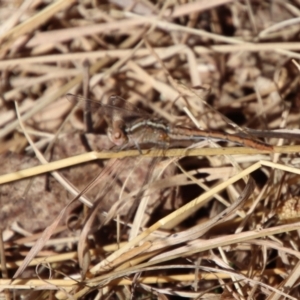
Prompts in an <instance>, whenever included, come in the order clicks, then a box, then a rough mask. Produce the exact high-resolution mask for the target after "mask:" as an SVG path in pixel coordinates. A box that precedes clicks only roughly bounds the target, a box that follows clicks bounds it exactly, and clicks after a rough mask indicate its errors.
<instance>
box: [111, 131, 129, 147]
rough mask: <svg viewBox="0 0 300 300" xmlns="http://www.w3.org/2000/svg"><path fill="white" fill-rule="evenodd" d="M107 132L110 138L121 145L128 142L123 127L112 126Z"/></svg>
mask: <svg viewBox="0 0 300 300" xmlns="http://www.w3.org/2000/svg"><path fill="white" fill-rule="evenodd" d="M107 133H108V137H109V139H110V140H111V141H112V142H113V143H114V144H115V145H117V146H121V145H123V144H125V143H126V142H127V137H126V135H125V134H124V133H123V132H122V130H121V129H112V128H110V129H108V132H107Z"/></svg>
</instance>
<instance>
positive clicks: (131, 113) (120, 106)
mask: <svg viewBox="0 0 300 300" xmlns="http://www.w3.org/2000/svg"><path fill="white" fill-rule="evenodd" d="M66 97H67V99H68V100H69V101H70V102H72V103H74V104H75V105H82V104H83V105H85V109H87V110H90V111H94V110H97V109H100V110H101V111H102V112H103V113H104V114H105V115H106V116H107V117H110V118H111V119H112V120H117V119H118V120H120V119H122V120H124V121H126V120H128V119H136V118H143V117H149V116H150V115H149V114H148V113H146V112H145V111H143V110H141V109H138V108H137V107H135V106H134V105H132V104H131V103H129V102H127V101H126V100H124V99H123V98H121V97H119V96H110V97H109V100H108V102H107V103H103V102H100V101H95V100H91V99H87V98H84V97H81V96H75V95H73V94H67V95H66Z"/></svg>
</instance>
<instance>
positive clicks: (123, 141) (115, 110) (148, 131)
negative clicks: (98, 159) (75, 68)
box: [67, 94, 273, 153]
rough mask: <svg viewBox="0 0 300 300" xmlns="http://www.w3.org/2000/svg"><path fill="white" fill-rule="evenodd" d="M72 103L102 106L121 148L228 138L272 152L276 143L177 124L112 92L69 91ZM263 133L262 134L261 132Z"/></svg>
mask: <svg viewBox="0 0 300 300" xmlns="http://www.w3.org/2000/svg"><path fill="white" fill-rule="evenodd" d="M67 98H68V99H69V101H71V102H72V103H78V102H86V103H88V107H89V109H99V108H100V110H101V111H102V112H103V115H104V118H105V120H106V121H107V123H108V125H109V127H108V137H109V139H110V140H111V142H112V143H114V144H115V145H116V146H120V147H121V148H125V147H127V146H135V147H136V148H137V149H138V150H139V151H140V153H141V149H142V148H146V147H147V148H148V147H150V146H156V147H159V148H169V147H174V146H178V147H181V146H184V147H185V146H186V145H187V144H191V143H195V142H199V141H201V140H212V141H225V142H232V143H234V144H238V145H242V146H245V147H251V148H255V149H258V150H264V151H269V152H272V150H273V146H272V145H269V144H267V143H264V142H262V141H259V140H256V139H252V138H249V137H246V136H245V135H239V134H229V133H224V132H221V131H211V130H201V129H193V128H189V127H184V126H177V125H173V124H170V123H168V122H167V121H165V120H163V119H161V118H157V117H153V116H151V115H150V114H148V113H147V112H145V111H143V110H141V109H139V108H137V107H135V106H134V105H132V104H131V103H129V102H127V101H126V100H124V99H123V98H121V97H119V96H116V95H112V96H110V97H109V99H108V102H107V103H105V104H104V103H102V102H99V101H95V100H91V99H87V98H84V97H81V96H75V95H73V94H67ZM257 135H259V134H257Z"/></svg>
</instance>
